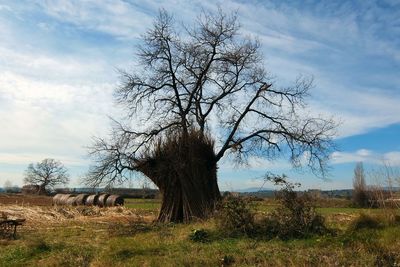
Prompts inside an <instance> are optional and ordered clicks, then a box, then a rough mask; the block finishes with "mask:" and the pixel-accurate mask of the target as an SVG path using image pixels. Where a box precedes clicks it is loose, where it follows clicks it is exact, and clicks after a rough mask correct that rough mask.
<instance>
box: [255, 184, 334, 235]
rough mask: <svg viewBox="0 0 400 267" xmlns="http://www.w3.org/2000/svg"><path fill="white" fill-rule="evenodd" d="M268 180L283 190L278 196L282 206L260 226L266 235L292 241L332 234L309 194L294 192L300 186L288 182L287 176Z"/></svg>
mask: <svg viewBox="0 0 400 267" xmlns="http://www.w3.org/2000/svg"><path fill="white" fill-rule="evenodd" d="M267 179H269V180H271V181H273V182H274V183H275V184H277V185H281V186H282V189H281V190H280V192H279V194H278V199H279V202H280V204H281V205H280V206H279V207H278V208H276V209H275V210H274V211H273V212H272V213H271V214H270V215H269V216H267V217H266V218H264V219H263V220H262V221H261V224H260V225H259V227H260V230H261V232H262V233H263V234H264V235H266V236H267V237H278V238H281V239H290V238H302V237H307V236H309V235H314V234H318V235H320V234H325V233H330V232H331V231H330V230H329V229H328V228H327V227H326V226H325V219H324V217H323V216H321V215H319V214H318V213H317V212H316V210H315V205H314V202H313V199H312V198H311V197H310V196H309V195H308V194H307V193H303V194H300V193H298V192H296V191H294V188H295V187H296V186H300V185H299V184H292V183H289V182H287V181H286V177H285V176H282V177H279V176H278V177H271V178H269V177H268V178H267Z"/></svg>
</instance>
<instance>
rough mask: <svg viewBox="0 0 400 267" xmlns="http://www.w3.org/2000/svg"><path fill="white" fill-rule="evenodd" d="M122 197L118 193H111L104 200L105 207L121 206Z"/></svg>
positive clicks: (122, 203) (122, 202)
mask: <svg viewBox="0 0 400 267" xmlns="http://www.w3.org/2000/svg"><path fill="white" fill-rule="evenodd" d="M123 205H124V199H123V198H122V197H121V196H119V195H111V196H109V197H108V198H107V200H106V205H105V206H106V207H114V206H123Z"/></svg>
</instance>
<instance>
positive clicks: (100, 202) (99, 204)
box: [97, 194, 110, 207]
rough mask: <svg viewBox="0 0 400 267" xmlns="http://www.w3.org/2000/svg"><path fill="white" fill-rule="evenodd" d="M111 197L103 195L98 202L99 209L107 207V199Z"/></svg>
mask: <svg viewBox="0 0 400 267" xmlns="http://www.w3.org/2000/svg"><path fill="white" fill-rule="evenodd" d="M109 196H110V194H101V195H100V196H99V199H98V201H97V205H98V206H99V207H105V206H106V201H107V198H108V197H109Z"/></svg>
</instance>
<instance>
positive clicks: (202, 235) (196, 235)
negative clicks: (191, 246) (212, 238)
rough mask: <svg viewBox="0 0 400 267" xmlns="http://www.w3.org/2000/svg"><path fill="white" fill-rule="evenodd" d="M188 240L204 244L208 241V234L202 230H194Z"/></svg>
mask: <svg viewBox="0 0 400 267" xmlns="http://www.w3.org/2000/svg"><path fill="white" fill-rule="evenodd" d="M189 239H190V240H192V241H193V242H201V243H205V242H208V241H209V234H208V233H207V231H206V230H204V229H194V230H193V231H192V233H191V234H190V235H189Z"/></svg>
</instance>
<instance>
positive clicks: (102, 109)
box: [0, 0, 400, 189]
mask: <svg viewBox="0 0 400 267" xmlns="http://www.w3.org/2000/svg"><path fill="white" fill-rule="evenodd" d="M218 3H219V4H220V5H221V6H222V7H223V9H224V11H226V12H229V11H235V10H237V11H238V16H239V20H240V22H241V25H242V33H243V34H245V35H251V36H257V37H258V38H259V40H260V42H261V44H262V51H263V54H264V56H265V65H266V68H267V69H268V70H270V72H271V73H272V74H273V75H275V76H276V80H277V82H278V84H282V85H285V84H288V83H289V82H290V81H293V80H294V79H295V78H296V77H297V76H298V75H299V74H305V75H313V76H314V80H315V88H313V90H312V92H311V93H312V97H311V98H310V105H309V112H311V113H315V114H323V115H326V116H330V115H333V116H335V118H337V120H340V121H341V125H340V127H339V128H338V135H337V137H336V138H335V142H336V144H337V146H338V148H339V150H338V151H337V152H334V153H333V154H332V160H331V163H330V165H331V168H332V170H331V173H330V179H329V181H323V180H321V179H318V178H316V177H314V176H313V175H312V174H311V173H309V172H307V171H306V170H305V171H303V172H295V171H292V170H291V169H290V166H289V164H288V163H287V162H286V161H284V160H281V159H280V160H277V161H275V162H266V161H264V160H257V159H253V160H251V161H250V163H251V164H250V166H249V167H247V168H240V169H235V168H233V167H232V165H231V164H230V163H229V162H228V161H227V160H225V161H224V162H223V163H222V164H221V165H220V172H219V183H220V186H221V188H222V189H237V188H246V187H255V186H259V185H260V184H262V181H261V180H260V179H254V178H256V177H260V176H262V174H263V173H265V172H266V171H272V172H276V173H288V174H289V175H290V176H291V177H293V179H294V180H297V181H299V182H301V183H302V184H303V186H304V188H321V189H330V188H351V185H352V176H353V168H354V165H355V163H356V162H358V161H363V162H364V163H365V165H366V167H367V168H372V167H373V166H377V165H378V166H379V165H380V164H381V163H382V161H386V162H389V163H390V164H391V165H392V166H400V138H399V136H400V116H399V114H400V1H397V0H393V1H389V0H380V1H372V0H371V1H362V0H360V1H311V0H310V1H280V0H279V1H278V0H276V1H233V0H229V1H211V0H202V1H180V0H175V1H161V0H160V1H155V0H150V1H122V0H112V1H111V0H104V1H100V0H97V1H95V0H93V1H92V0H88V1H72V0H71V1H66V0H54V1H46V0H40V1H39V0H38V1H35V0H29V1H28V0H27V1H23V0H20V1H6V0H0V125H1V129H0V186H2V185H3V184H4V182H5V181H6V180H10V181H11V182H12V183H13V184H16V185H21V184H22V179H23V172H24V170H25V169H26V167H27V165H28V164H29V163H31V162H37V161H41V160H42V159H43V158H46V157H51V158H55V159H59V160H61V161H62V162H63V163H64V164H65V165H66V167H67V168H68V169H69V170H70V173H71V176H72V182H71V186H77V185H78V179H77V178H78V177H79V176H81V175H82V174H84V172H85V171H86V170H87V166H88V165H89V164H90V159H88V158H87V157H86V154H87V150H86V146H88V145H89V144H90V143H91V137H92V136H105V135H107V133H108V131H109V125H110V122H109V119H108V116H109V115H111V116H118V114H119V111H118V109H117V108H116V107H115V106H114V104H113V102H112V91H113V88H115V87H116V86H117V84H118V82H119V79H118V75H117V72H116V69H117V68H123V69H128V70H129V69H130V68H133V67H134V62H135V57H134V53H135V45H136V44H137V43H138V40H139V38H140V35H141V34H142V33H144V32H145V30H146V29H147V28H148V27H150V25H151V23H152V20H153V18H154V17H155V15H156V14H157V12H158V10H159V8H165V9H166V10H167V11H170V12H171V13H172V14H173V15H175V17H176V20H177V21H182V22H186V23H190V22H191V21H192V19H193V18H194V17H195V16H196V14H197V12H198V10H200V8H203V9H205V10H216V9H217V4H218Z"/></svg>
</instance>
